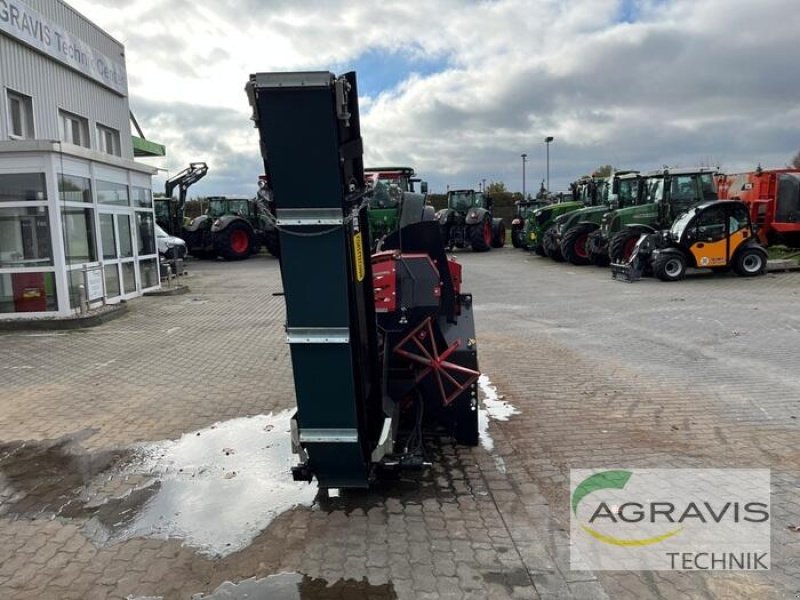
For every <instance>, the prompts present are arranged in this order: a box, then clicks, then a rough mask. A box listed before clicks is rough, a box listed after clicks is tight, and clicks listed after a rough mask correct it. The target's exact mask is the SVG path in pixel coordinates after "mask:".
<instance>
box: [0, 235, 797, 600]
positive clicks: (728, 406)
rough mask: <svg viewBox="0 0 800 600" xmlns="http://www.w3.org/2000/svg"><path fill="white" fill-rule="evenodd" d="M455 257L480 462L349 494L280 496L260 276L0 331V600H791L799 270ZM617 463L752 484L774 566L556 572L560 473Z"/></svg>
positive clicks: (278, 311)
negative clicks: (729, 472) (771, 519)
mask: <svg viewBox="0 0 800 600" xmlns="http://www.w3.org/2000/svg"><path fill="white" fill-rule="evenodd" d="M461 256H462V262H463V263H464V264H465V284H464V285H465V289H468V291H470V292H472V293H473V294H474V295H475V299H476V300H475V311H476V324H477V329H478V338H479V342H480V350H479V359H480V361H481V368H482V370H483V371H484V372H485V375H484V377H482V378H481V381H480V389H481V394H482V406H481V412H480V426H481V444H480V445H479V446H478V447H476V448H463V447H458V446H455V445H453V444H452V442H451V441H450V440H449V439H446V438H439V437H436V436H427V437H426V440H425V441H426V447H427V451H428V454H429V456H428V457H429V459H430V460H431V462H432V463H433V466H432V467H431V468H430V469H427V470H424V471H419V472H406V473H403V474H402V475H401V476H400V477H398V478H397V479H395V480H391V481H383V482H379V483H378V484H377V485H375V486H374V487H373V488H372V489H370V490H339V491H338V492H335V491H331V492H329V493H320V492H318V490H317V489H316V487H315V486H314V485H308V484H304V483H295V482H293V481H291V477H290V475H289V468H290V467H291V465H292V464H293V463H292V458H291V456H290V454H289V436H288V419H289V416H290V414H291V407H292V404H293V388H292V378H291V371H290V363H289V359H288V352H287V348H286V346H285V344H284V343H283V339H284V335H283V307H282V302H283V300H282V298H280V297H275V296H273V294H274V293H275V292H277V291H280V280H279V277H278V271H277V265H276V263H275V261H274V260H272V259H269V258H266V257H259V258H257V259H252V260H248V261H245V262H242V263H237V264H230V263H223V262H209V263H200V264H199V265H196V264H195V265H190V267H191V268H190V272H191V275H190V278H189V281H188V283H189V285H190V286H191V288H192V294H191V296H190V297H188V298H187V297H186V296H183V297H178V298H142V299H138V300H136V301H133V302H131V310H130V311H129V314H127V315H125V316H123V317H121V318H120V319H119V320H117V321H114V322H112V323H108V324H106V325H103V326H101V327H99V328H97V329H95V330H90V331H81V332H75V333H53V334H49V333H44V334H43V333H37V334H30V335H29V334H21V333H13V334H5V335H0V365H2V369H1V370H0V375H2V377H3V380H4V384H5V385H4V386H3V388H2V389H0V598H2V599H3V600H5V599H6V598H11V599H14V600H16V599H19V600H24V599H25V598H36V599H42V598H43V599H49V598H54V599H56V598H57V599H59V600H63V599H69V598H76V599H81V600H83V599H88V598H120V599H122V598H124V599H128V598H136V599H138V600H144V599H146V598H147V599H150V598H164V599H173V598H187V599H188V598H215V599H216V598H270V599H272V598H279V599H280V598H310V599H317V598H321V599H322V598H348V599H349V598H686V597H703V598H755V597H758V598H762V597H763V598H793V597H795V596H794V594H795V593H796V592H798V591H800V583H798V582H800V560H798V558H799V557H800V553H799V551H800V535H798V534H797V533H796V532H794V531H793V530H792V529H791V527H792V526H793V525H800V504H798V503H797V501H796V490H797V489H798V485H800V478H799V477H798V473H800V462H798V461H800V455H798V454H797V450H796V448H797V444H796V441H797V439H798V435H800V430H798V429H797V427H798V420H799V419H798V418H799V417H800V405H799V404H798V401H797V398H798V397H800V389H798V386H800V384H798V380H797V378H796V377H793V375H792V373H793V372H794V365H795V362H796V359H795V356H796V352H795V351H794V349H795V348H796V347H797V337H796V336H797V332H798V331H800V316H798V314H797V309H796V307H797V300H798V299H800V297H799V296H798V294H799V293H800V276H797V275H796V274H787V275H782V276H780V277H776V276H771V277H770V278H762V279H761V280H760V281H761V283H760V285H758V286H757V285H754V283H753V281H752V280H741V279H737V278H713V280H712V278H702V279H690V280H687V281H686V282H682V283H681V284H677V285H668V284H663V285H658V284H655V282H650V281H643V282H641V283H640V284H635V285H630V286H626V285H622V284H615V283H612V282H610V280H609V278H607V277H606V275H607V273H601V272H600V271H599V270H594V269H586V270H582V269H575V268H570V267H566V266H563V265H555V264H553V263H550V262H549V261H542V260H539V259H537V258H535V257H530V256H528V255H525V254H523V253H519V252H515V251H512V250H511V249H507V250H503V251H501V252H497V251H493V252H492V253H488V254H484V255H472V254H467V253H464V254H462V255H461ZM707 283H713V284H714V285H715V286H716V287H715V292H714V293H715V295H714V305H713V306H711V304H710V303H709V302H708V298H709V294H710V293H711V292H710V291H709V290H708V289H703V288H702V287H701V286H703V285H707ZM654 284H655V285H654ZM623 304H624V306H625V308H624V311H623V312H621V311H620V309H621V306H622V305H623ZM623 313H624V319H622V318H621V316H620V315H621V314H623ZM778 316H780V319H778V318H777V317H778ZM565 365H566V366H567V371H566V373H567V375H566V377H565V370H564V368H565ZM619 464H624V465H628V466H659V467H679V466H695V467H696V466H709V467H710V466H734V467H735V466H742V467H745V466H746V467H751V468H752V467H767V468H771V469H772V472H773V506H774V510H775V513H776V522H777V523H778V525H777V526H776V530H775V531H774V533H773V551H774V554H775V557H774V559H773V561H772V563H773V570H772V571H771V572H770V573H768V574H722V575H720V574H712V575H708V574H698V573H666V574H664V573H658V574H648V573H602V574H593V573H591V572H571V571H569V561H568V557H569V542H568V537H567V533H566V532H567V530H568V510H567V506H568V503H567V496H568V490H567V483H566V481H567V477H568V474H569V468H570V467H575V468H592V467H595V466H609V465H612V466H617V465H619Z"/></svg>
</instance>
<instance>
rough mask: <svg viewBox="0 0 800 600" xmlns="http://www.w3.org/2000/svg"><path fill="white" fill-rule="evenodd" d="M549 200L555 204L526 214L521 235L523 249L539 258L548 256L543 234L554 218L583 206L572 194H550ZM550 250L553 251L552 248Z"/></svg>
mask: <svg viewBox="0 0 800 600" xmlns="http://www.w3.org/2000/svg"><path fill="white" fill-rule="evenodd" d="M550 198H551V199H555V200H556V202H555V203H554V204H548V205H547V206H543V207H542V208H537V209H536V210H534V211H532V212H530V213H529V214H528V218H527V219H526V220H525V227H524V229H523V234H522V238H523V242H524V248H525V249H526V250H533V251H534V252H536V254H538V255H539V256H548V252H547V250H546V249H545V239H546V235H545V234H546V232H548V231H550V229H551V228H552V227H553V225H554V224H555V220H556V218H557V217H560V216H561V215H564V214H567V213H569V212H572V211H574V210H578V209H579V208H581V207H582V206H583V203H582V202H578V201H576V200H575V199H574V198H575V197H574V194H573V192H557V193H556V194H551V195H550ZM550 249H551V250H554V248H550Z"/></svg>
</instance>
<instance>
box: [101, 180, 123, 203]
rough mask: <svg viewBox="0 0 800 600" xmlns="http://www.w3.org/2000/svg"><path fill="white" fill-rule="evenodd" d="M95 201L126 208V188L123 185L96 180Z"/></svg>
mask: <svg viewBox="0 0 800 600" xmlns="http://www.w3.org/2000/svg"><path fill="white" fill-rule="evenodd" d="M97 201H98V202H100V203H102V204H113V205H115V206H128V186H127V185H125V184H124V183H112V182H110V181H103V180H101V179H98V180H97Z"/></svg>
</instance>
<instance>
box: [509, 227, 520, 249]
mask: <svg viewBox="0 0 800 600" xmlns="http://www.w3.org/2000/svg"><path fill="white" fill-rule="evenodd" d="M511 245H512V246H514V248H522V230H521V229H512V230H511Z"/></svg>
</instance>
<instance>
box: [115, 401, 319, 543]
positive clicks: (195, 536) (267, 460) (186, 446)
mask: <svg viewBox="0 0 800 600" xmlns="http://www.w3.org/2000/svg"><path fill="white" fill-rule="evenodd" d="M290 417H291V412H290V411H288V410H286V411H282V412H280V413H278V414H275V415H272V414H270V415H260V416H256V417H245V418H240V419H233V420H231V421H226V422H223V423H217V424H215V425H212V426H211V427H208V428H206V429H203V430H200V431H196V432H192V433H188V434H185V435H183V436H182V437H181V438H180V439H178V440H175V441H165V442H158V443H155V444H148V445H146V446H143V447H142V448H141V449H140V454H139V456H138V458H137V460H136V461H135V465H134V466H132V467H129V468H128V472H129V473H147V474H150V475H151V476H152V477H153V478H154V480H155V481H157V486H151V487H149V488H147V489H148V490H151V491H152V494H151V495H150V497H149V498H147V499H146V500H145V501H144V503H143V505H142V506H141V507H139V508H138V510H137V511H136V513H137V514H135V516H133V517H132V518H131V519H130V520H129V521H128V522H126V523H124V524H123V526H122V527H120V529H119V531H118V533H117V534H116V535H114V538H116V539H128V538H131V537H139V536H145V537H161V538H180V539H183V540H184V543H185V544H186V545H188V546H192V547H193V548H195V549H197V551H198V552H200V553H201V554H206V555H211V556H226V555H228V554H231V553H233V552H237V551H239V550H241V549H243V548H245V547H247V546H248V545H250V543H251V542H252V541H253V539H254V538H255V537H256V536H257V535H258V534H259V533H260V532H261V531H263V530H264V529H265V528H266V527H267V525H269V524H270V523H271V522H272V521H273V520H274V519H275V518H276V517H277V516H278V515H280V514H281V513H282V512H284V511H286V510H289V509H290V508H293V507H295V506H298V505H309V506H310V505H311V504H312V502H313V500H314V497H315V496H316V494H317V487H316V486H314V485H309V484H308V483H304V482H295V481H293V480H292V476H291V466H292V465H293V464H294V460H295V459H294V458H293V456H292V453H291V445H290V434H289V429H290V426H289V421H290Z"/></svg>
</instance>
